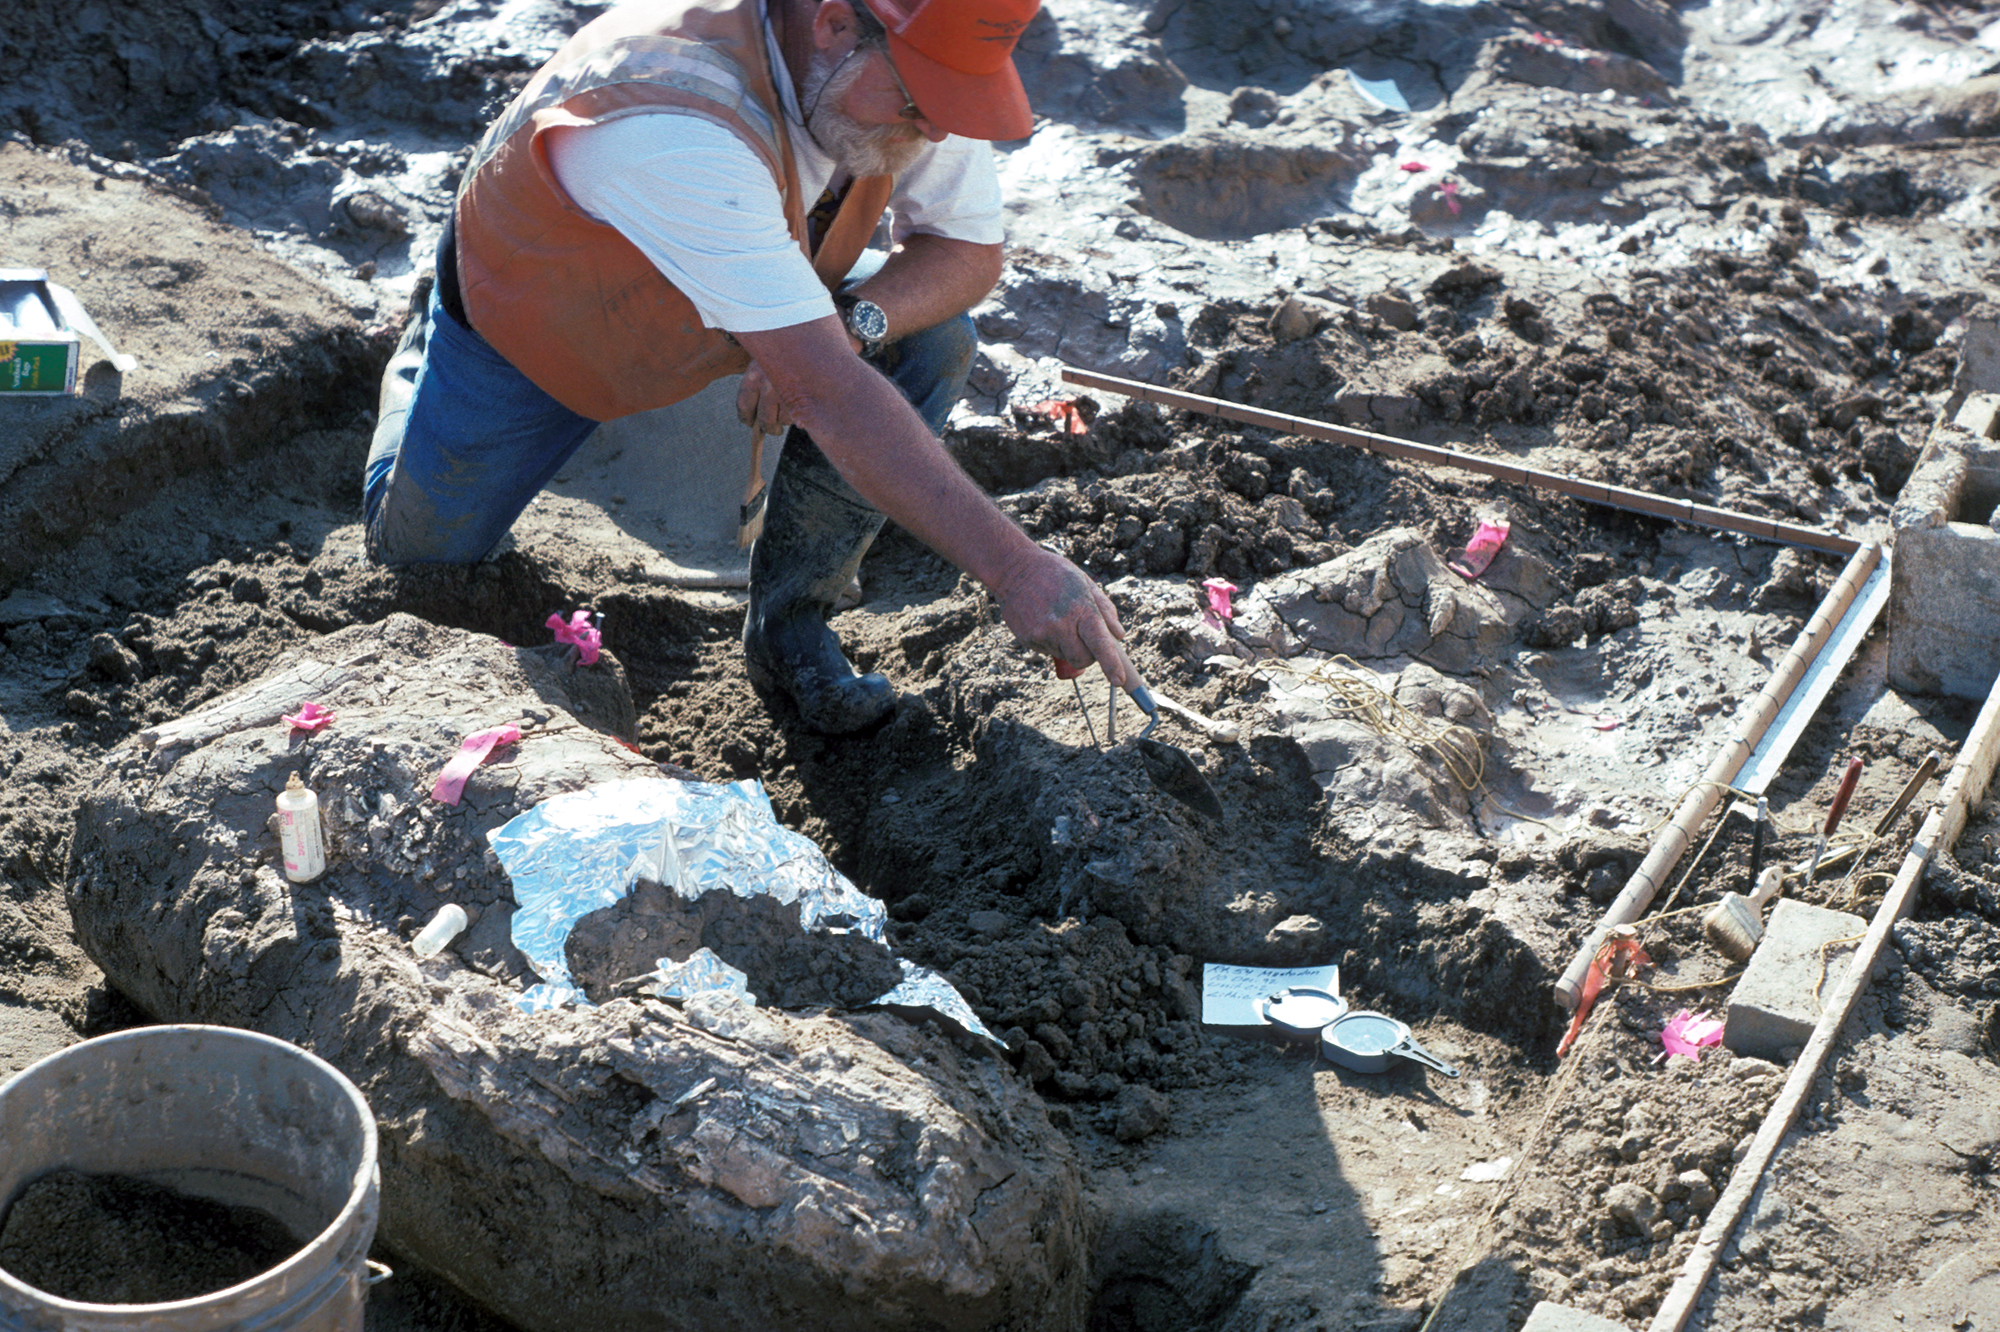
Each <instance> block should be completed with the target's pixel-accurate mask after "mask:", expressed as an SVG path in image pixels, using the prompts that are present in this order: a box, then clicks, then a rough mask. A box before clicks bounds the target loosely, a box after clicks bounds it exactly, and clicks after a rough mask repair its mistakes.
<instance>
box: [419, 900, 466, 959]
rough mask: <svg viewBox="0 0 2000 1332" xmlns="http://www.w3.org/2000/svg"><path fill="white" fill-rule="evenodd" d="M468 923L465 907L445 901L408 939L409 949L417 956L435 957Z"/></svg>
mask: <svg viewBox="0 0 2000 1332" xmlns="http://www.w3.org/2000/svg"><path fill="white" fill-rule="evenodd" d="M468 923H470V918H469V917H467V915H466V914H465V908H464V907H462V906H460V905H459V904H458V903H456V902H447V903H445V905H444V906H442V907H440V908H439V909H438V913H437V914H436V915H435V916H432V917H431V923H430V924H428V925H426V926H424V927H423V929H421V930H419V931H418V932H417V937H416V938H414V939H412V940H410V951H411V952H413V953H415V954H416V955H417V956H418V957H436V956H437V955H438V954H439V953H441V952H443V951H444V950H445V948H446V946H447V945H449V944H450V943H451V941H452V940H453V939H456V938H457V937H458V936H459V935H461V934H463V933H464V932H465V927H466V925H467V924H468Z"/></svg>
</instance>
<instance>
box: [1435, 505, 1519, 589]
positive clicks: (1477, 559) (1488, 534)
mask: <svg viewBox="0 0 2000 1332" xmlns="http://www.w3.org/2000/svg"><path fill="white" fill-rule="evenodd" d="M1508 530H1509V529H1508V524H1507V520H1506V519H1505V518H1496V519H1494V520H1493V521H1492V522H1487V523H1481V524H1480V525H1479V530H1478V531H1477V532H1474V533H1473V534H1472V540H1470V541H1468V542H1466V543H1465V554H1463V555H1461V556H1459V558H1457V559H1455V560H1453V561H1452V562H1451V563H1450V564H1448V565H1446V566H1445V567H1446V568H1448V569H1450V570H1451V571H1452V572H1453V573H1455V574H1457V575H1458V576H1459V577H1460V578H1477V577H1479V575H1481V574H1483V573H1485V572H1486V566H1487V565H1489V564H1491V563H1493V557H1494V556H1495V555H1498V554H1499V553H1500V547H1502V546H1504V545H1506V544H1507V532H1508Z"/></svg>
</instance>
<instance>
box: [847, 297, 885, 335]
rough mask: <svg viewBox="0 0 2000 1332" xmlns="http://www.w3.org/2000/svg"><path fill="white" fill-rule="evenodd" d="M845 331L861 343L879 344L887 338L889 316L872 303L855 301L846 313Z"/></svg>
mask: <svg viewBox="0 0 2000 1332" xmlns="http://www.w3.org/2000/svg"><path fill="white" fill-rule="evenodd" d="M847 329H848V331H849V332H850V333H852V334H854V336H855V337H857V338H860V339H861V340H862V341H863V342H880V341H881V340H882V339H884V338H886V337H888V336H889V316H888V315H885V314H883V313H882V307H881V306H879V305H877V304H875V302H873V301H856V302H855V303H854V308H853V309H852V310H849V311H848V312H847Z"/></svg>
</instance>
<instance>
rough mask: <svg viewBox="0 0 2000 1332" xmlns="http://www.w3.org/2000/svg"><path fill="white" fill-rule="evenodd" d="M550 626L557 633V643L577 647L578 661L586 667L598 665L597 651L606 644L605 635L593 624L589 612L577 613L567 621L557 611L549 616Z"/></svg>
mask: <svg viewBox="0 0 2000 1332" xmlns="http://www.w3.org/2000/svg"><path fill="white" fill-rule="evenodd" d="M548 626H549V628H551V629H553V630H555V631H556V642H558V643H571V644H574V645H575V646H576V659H577V661H579V662H580V663H582V664H583V665H585V666H595V665H596V664H597V650H598V648H599V647H601V646H602V645H603V643H604V635H602V634H600V633H599V632H598V631H597V629H596V627H595V626H594V625H592V624H591V622H590V612H589V611H582V610H580V611H577V612H575V613H574V614H572V615H571V616H570V617H569V619H567V620H565V619H563V617H562V612H561V611H557V612H555V613H554V614H552V615H550V616H549V618H548Z"/></svg>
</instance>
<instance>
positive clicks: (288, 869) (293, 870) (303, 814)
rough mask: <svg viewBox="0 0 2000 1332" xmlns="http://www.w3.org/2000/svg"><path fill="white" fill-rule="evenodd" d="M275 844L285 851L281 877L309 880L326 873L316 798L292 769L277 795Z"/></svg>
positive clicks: (317, 800) (305, 881)
mask: <svg viewBox="0 0 2000 1332" xmlns="http://www.w3.org/2000/svg"><path fill="white" fill-rule="evenodd" d="M278 845H279V846H280V847H281V848H283V850H284V853H285V877H286V878H288V879H290V880H291V881H292V882H293V883H311V882H312V881H313V880H314V879H317V878H318V877H319V876H320V875H322V874H324V873H326V842H325V840H324V839H323V838H322V837H321V835H320V829H319V797H318V796H316V795H314V794H313V793H312V792H311V791H308V790H307V789H306V784H305V783H304V782H302V781H300V780H299V775H298V774H297V773H296V772H294V773H293V774H292V776H291V779H290V780H289V781H287V782H286V783H285V789H284V790H283V791H282V792H280V793H279V795H278Z"/></svg>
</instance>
